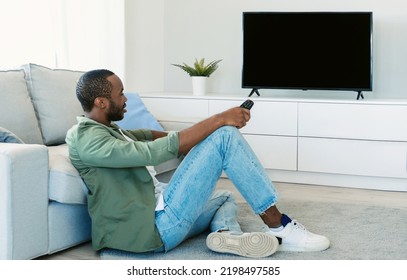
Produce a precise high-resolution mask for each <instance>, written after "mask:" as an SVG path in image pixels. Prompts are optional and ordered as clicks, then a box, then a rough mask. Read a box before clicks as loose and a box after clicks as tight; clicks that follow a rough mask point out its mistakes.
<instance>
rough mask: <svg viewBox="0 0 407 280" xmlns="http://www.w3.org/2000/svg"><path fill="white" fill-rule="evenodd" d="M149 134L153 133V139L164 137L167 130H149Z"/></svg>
mask: <svg viewBox="0 0 407 280" xmlns="http://www.w3.org/2000/svg"><path fill="white" fill-rule="evenodd" d="M151 134H152V135H153V140H155V139H158V138H161V137H165V136H167V135H168V133H167V132H165V131H158V130H151Z"/></svg>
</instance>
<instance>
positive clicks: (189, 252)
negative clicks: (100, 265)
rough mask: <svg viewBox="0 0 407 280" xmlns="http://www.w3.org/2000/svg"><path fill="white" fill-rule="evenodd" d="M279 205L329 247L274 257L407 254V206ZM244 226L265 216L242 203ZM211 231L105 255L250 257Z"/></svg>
mask: <svg viewBox="0 0 407 280" xmlns="http://www.w3.org/2000/svg"><path fill="white" fill-rule="evenodd" d="M279 209H280V211H282V212H283V213H287V214H288V215H289V216H291V217H292V218H294V219H297V220H298V221H299V222H300V223H302V224H303V225H305V226H306V227H307V228H308V229H309V230H310V231H313V232H315V233H319V234H323V235H325V236H327V237H328V238H329V239H330V241H331V247H330V248H329V249H328V250H326V251H323V252H301V253H293V252H276V253H275V254H273V255H272V256H270V257H268V258H267V259H270V260H407V245H406V244H407V211H406V210H402V209H393V208H386V207H381V206H378V207H373V206H369V205H355V204H346V203H325V202H315V201H309V202H303V201H300V202H288V201H281V202H280V203H279ZM239 222H240V224H241V226H242V229H243V231H246V232H251V231H264V230H265V228H264V225H263V223H262V221H261V219H260V218H259V217H258V216H256V215H254V213H253V212H252V210H251V209H250V207H249V206H248V205H247V204H239ZM206 235H207V234H201V235H199V236H197V237H194V238H192V239H190V240H187V241H185V242H184V243H182V244H181V245H180V246H179V247H177V248H175V249H174V250H172V251H170V252H167V253H155V254H154V253H143V254H135V253H129V252H123V251H118V250H105V251H103V252H101V254H100V258H101V259H104V260H132V259H134V260H136V259H142V260H235V259H246V258H243V257H240V256H235V255H231V254H220V253H216V252H212V251H210V250H209V249H208V248H207V247H206V245H205V239H206Z"/></svg>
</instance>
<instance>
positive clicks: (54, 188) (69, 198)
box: [48, 144, 87, 204]
mask: <svg viewBox="0 0 407 280" xmlns="http://www.w3.org/2000/svg"><path fill="white" fill-rule="evenodd" d="M48 154H49V169H50V170H49V199H50V200H54V201H57V202H60V203H71V204H86V201H87V200H86V193H87V188H86V185H85V183H84V182H83V180H82V178H81V176H80V175H79V172H78V171H77V170H76V169H75V167H74V166H73V165H72V163H71V161H70V159H69V152H68V146H67V145H66V144H63V145H59V146H51V147H48Z"/></svg>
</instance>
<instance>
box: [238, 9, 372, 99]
mask: <svg viewBox="0 0 407 280" xmlns="http://www.w3.org/2000/svg"><path fill="white" fill-rule="evenodd" d="M372 25H373V22H372V13H371V12H244V13H243V69H242V87H243V88H252V89H254V90H257V89H262V88H267V89H276V88H278V89H302V90H308V89H317V90H348V91H358V92H361V91H371V90H372Z"/></svg>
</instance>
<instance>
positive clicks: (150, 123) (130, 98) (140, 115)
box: [116, 93, 164, 131]
mask: <svg viewBox="0 0 407 280" xmlns="http://www.w3.org/2000/svg"><path fill="white" fill-rule="evenodd" d="M125 95H126V97H127V102H126V109H127V112H126V113H125V114H124V118H123V119H122V120H120V121H118V122H116V124H117V125H118V126H120V127H121V128H124V129H127V130H134V129H142V128H145V129H151V130H158V131H164V129H163V128H162V126H161V125H160V124H159V123H158V122H157V120H156V119H155V118H154V116H153V115H152V114H151V113H150V111H148V109H147V108H146V106H145V105H144V103H143V101H142V100H141V98H140V96H139V95H138V94H137V93H125Z"/></svg>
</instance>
